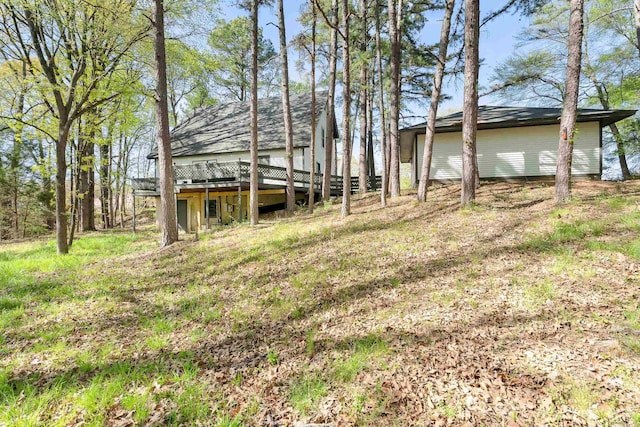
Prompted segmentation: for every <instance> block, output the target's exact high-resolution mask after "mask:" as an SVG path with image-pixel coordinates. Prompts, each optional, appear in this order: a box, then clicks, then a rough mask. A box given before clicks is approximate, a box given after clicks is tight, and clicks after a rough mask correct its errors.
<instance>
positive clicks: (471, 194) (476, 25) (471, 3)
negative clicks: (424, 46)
mask: <svg viewBox="0 0 640 427" xmlns="http://www.w3.org/2000/svg"><path fill="white" fill-rule="evenodd" d="M464 17H465V18H464V50H465V60H464V101H463V108H462V195H461V203H462V206H467V205H470V204H472V203H473V202H474V201H475V198H476V183H477V173H478V171H477V160H476V134H477V130H478V70H479V49H478V47H479V40H480V1H479V0H465V10H464Z"/></svg>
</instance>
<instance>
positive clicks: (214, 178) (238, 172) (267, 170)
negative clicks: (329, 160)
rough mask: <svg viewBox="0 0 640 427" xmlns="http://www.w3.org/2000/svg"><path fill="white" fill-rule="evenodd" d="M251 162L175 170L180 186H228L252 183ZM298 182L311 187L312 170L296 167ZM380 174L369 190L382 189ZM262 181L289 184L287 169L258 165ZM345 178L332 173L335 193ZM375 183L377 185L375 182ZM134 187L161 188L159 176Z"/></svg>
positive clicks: (318, 181) (354, 184) (354, 182)
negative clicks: (250, 177)
mask: <svg viewBox="0 0 640 427" xmlns="http://www.w3.org/2000/svg"><path fill="white" fill-rule="evenodd" d="M250 168H251V164H250V163H249V162H242V161H237V162H224V163H216V162H208V163H197V164H193V165H175V166H174V167H173V173H174V176H175V180H176V185H178V186H184V185H189V184H192V185H193V184H207V183H211V184H218V185H217V186H218V187H220V186H224V183H225V182H228V183H229V184H230V185H231V183H234V184H242V183H248V182H249V173H250ZM293 181H294V185H295V186H296V187H298V188H300V187H302V188H309V187H310V181H311V173H310V172H308V171H303V170H298V169H294V170H293ZM379 181H380V177H379V176H377V177H376V180H375V181H374V182H373V183H372V182H370V183H369V189H374V190H375V189H377V188H380V185H379ZM258 182H259V183H262V184H270V185H282V186H284V185H286V182H287V169H286V168H284V167H281V166H271V165H265V164H259V165H258ZM342 182H343V181H342V177H341V176H335V175H332V176H331V193H332V194H339V193H342ZM372 184H374V185H372ZM131 186H132V187H133V189H134V190H136V191H151V192H154V191H158V189H159V179H157V178H134V179H132V180H131ZM314 188H315V190H316V191H320V190H321V188H322V174H320V173H316V174H315V177H314ZM357 190H358V178H357V177H355V178H351V191H357Z"/></svg>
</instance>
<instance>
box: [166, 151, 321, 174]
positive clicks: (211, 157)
mask: <svg viewBox="0 0 640 427" xmlns="http://www.w3.org/2000/svg"><path fill="white" fill-rule="evenodd" d="M304 151H308V150H304ZM258 156H269V164H270V165H271V166H281V167H285V166H286V165H285V158H286V151H285V150H284V149H282V150H260V151H258ZM238 160H241V161H243V162H249V161H250V160H251V158H250V156H249V152H248V151H240V152H236V153H219V154H207V155H202V156H185V157H174V158H173V162H174V164H176V165H193V164H196V163H202V162H206V161H217V162H219V163H223V162H237V161H238ZM306 164H308V162H306ZM304 166H305V163H304V157H303V150H302V149H301V148H296V149H294V150H293V168H294V169H304Z"/></svg>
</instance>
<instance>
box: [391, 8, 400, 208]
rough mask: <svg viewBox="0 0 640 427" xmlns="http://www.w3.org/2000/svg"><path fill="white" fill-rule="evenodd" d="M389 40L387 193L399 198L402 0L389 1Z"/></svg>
mask: <svg viewBox="0 0 640 427" xmlns="http://www.w3.org/2000/svg"><path fill="white" fill-rule="evenodd" d="M388 6H389V39H390V45H391V57H390V59H389V63H390V69H391V87H390V89H389V96H390V107H389V134H390V135H389V146H390V149H391V150H390V151H391V153H390V154H391V158H390V159H389V162H390V171H389V175H390V177H389V178H390V179H389V187H390V188H389V191H390V195H391V198H392V199H393V198H397V197H400V141H399V137H400V134H399V131H400V129H399V121H400V38H401V37H400V20H401V16H402V0H389V2H388Z"/></svg>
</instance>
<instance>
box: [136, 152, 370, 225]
mask: <svg viewBox="0 0 640 427" xmlns="http://www.w3.org/2000/svg"><path fill="white" fill-rule="evenodd" d="M250 166H251V165H250V163H249V162H242V161H237V162H224V163H218V162H206V163H198V164H193V165H176V166H174V175H175V190H176V201H177V215H178V224H179V226H180V228H181V229H182V230H183V231H196V230H206V229H209V228H211V227H213V226H215V225H218V224H229V223H232V222H236V221H244V220H246V219H247V212H248V203H249V174H250ZM293 178H294V188H295V191H296V201H299V202H301V203H304V202H305V201H306V200H307V195H308V193H309V191H315V192H316V194H318V195H319V193H320V191H321V188H322V179H323V177H322V174H316V175H315V177H314V183H313V185H311V174H310V172H308V171H301V170H294V173H293ZM286 179H287V173H286V168H283V167H279V166H271V165H263V164H260V165H258V185H259V190H258V204H259V209H260V213H266V212H272V211H275V210H280V209H284V206H285V187H286ZM372 181H373V182H372V183H371V184H373V185H370V189H376V187H377V184H378V185H379V179H376V180H372ZM342 185H343V182H342V177H340V176H332V177H331V195H332V196H339V195H341V194H342ZM132 188H133V192H134V196H136V197H149V196H151V197H156V198H157V200H156V209H157V213H156V219H157V220H159V219H160V218H161V216H162V215H163V213H162V211H161V204H160V203H159V197H160V193H159V180H158V179H157V178H139V179H133V180H132ZM357 190H358V181H357V179H355V180H353V179H352V192H355V191H357ZM316 200H317V199H316Z"/></svg>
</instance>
